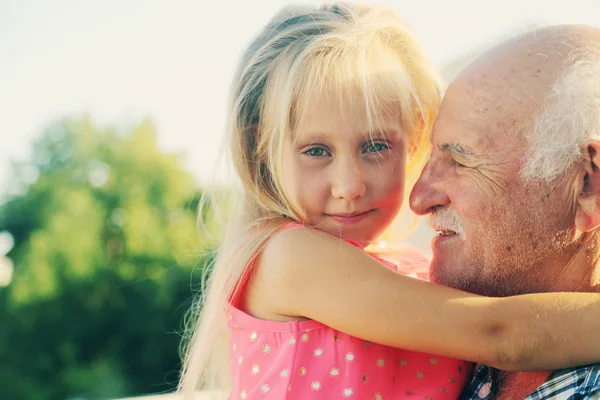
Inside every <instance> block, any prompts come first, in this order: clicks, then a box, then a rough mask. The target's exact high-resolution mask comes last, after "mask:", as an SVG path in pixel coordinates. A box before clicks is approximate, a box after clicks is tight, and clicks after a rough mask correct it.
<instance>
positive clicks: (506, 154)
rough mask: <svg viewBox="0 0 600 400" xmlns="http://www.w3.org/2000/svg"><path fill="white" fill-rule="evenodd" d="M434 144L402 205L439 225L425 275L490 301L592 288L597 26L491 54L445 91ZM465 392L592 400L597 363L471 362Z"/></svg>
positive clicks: (598, 175)
mask: <svg viewBox="0 0 600 400" xmlns="http://www.w3.org/2000/svg"><path fill="white" fill-rule="evenodd" d="M431 139H432V144H433V150H432V154H431V158H430V160H429V162H428V164H427V166H426V167H425V169H424V170H423V173H422V175H421V177H420V179H419V181H418V182H417V183H416V185H415V187H414V189H413V192H412V194H411V198H410V201H411V207H412V209H413V210H414V211H415V212H416V213H418V214H422V215H423V214H431V222H432V225H433V227H434V229H436V230H437V231H438V232H439V236H437V237H436V238H435V239H434V241H433V263H432V265H431V269H430V273H431V277H432V279H433V280H434V281H436V282H438V283H441V284H444V285H447V286H451V287H455V288H459V289H462V290H466V291H469V292H473V293H478V294H482V295H487V296H507V295H514V294H522V293H533V292H549V291H585V292H598V291H600V228H599V226H600V29H598V28H592V27H586V26H554V27H548V28H544V29H540V30H537V31H534V32H530V33H528V34H525V35H523V36H520V37H517V38H515V39H513V40H511V41H509V42H507V43H504V44H501V45H499V46H498V47H496V48H494V49H492V50H490V51H488V52H487V53H485V54H484V55H482V56H481V57H479V58H478V59H477V60H476V61H475V62H474V63H472V64H471V65H470V66H469V67H467V68H466V69H465V70H464V71H463V72H462V73H461V74H460V75H459V77H458V78H457V79H456V80H455V81H454V82H453V83H452V84H451V85H450V87H449V88H448V91H447V93H446V96H445V98H444V101H443V103H442V108H441V111H440V114H439V117H438V120H437V121H436V124H435V127H434V130H433V133H432V137H431ZM532 318H535V316H534V315H532ZM573 340H577V338H575V337H574V338H573ZM463 397H464V398H466V399H511V400H512V399H525V398H527V399H532V400H537V399H549V398H552V399H600V365H595V366H588V367H582V368H577V369H569V370H563V371H554V372H535V373H502V372H500V371H496V370H494V369H492V368H489V367H487V366H485V365H479V366H477V368H476V369H475V371H474V375H473V380H472V382H471V384H470V386H469V387H468V388H467V389H466V391H465V393H464V394H463Z"/></svg>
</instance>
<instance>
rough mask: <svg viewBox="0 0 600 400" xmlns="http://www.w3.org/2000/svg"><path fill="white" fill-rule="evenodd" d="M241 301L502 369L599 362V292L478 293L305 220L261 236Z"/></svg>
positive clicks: (255, 309)
mask: <svg viewBox="0 0 600 400" xmlns="http://www.w3.org/2000/svg"><path fill="white" fill-rule="evenodd" d="M245 308H246V310H247V311H248V312H249V313H251V314H254V315H255V316H257V317H259V318H268V319H273V318H274V319H278V320H287V319H298V318H300V317H305V318H310V319H314V320H316V321H319V322H322V323H324V324H326V325H328V326H330V327H332V328H334V329H337V330H339V331H342V332H345V333H347V334H350V335H352V336H355V337H358V338H361V339H364V340H369V341H372V342H375V343H380V344H384V345H388V346H392V347H397V348H403V349H408V350H414V351H420V352H426V353H433V354H439V355H442V356H448V357H453V358H457V359H464V360H470V361H475V362H479V363H484V364H487V365H491V366H493V367H496V368H499V369H503V370H508V371H517V370H519V371H527V370H549V369H558V368H566V367H570V366H576V365H584V364H589V363H594V362H598V361H600V340H598V337H600V295H599V294H594V293H540V294H531V295H521V296H514V297H506V298H489V297H483V296H477V295H473V294H469V293H465V292H462V291H459V290H456V289H452V288H448V287H444V286H441V285H436V284H433V283H429V282H424V281H420V280H417V279H413V278H409V277H406V276H403V275H401V274H398V273H396V272H394V271H392V270H390V269H389V268H387V267H385V266H383V265H382V264H380V263H379V262H377V261H376V260H374V259H373V258H372V257H370V256H369V255H368V254H366V253H365V252H363V251H361V250H360V249H357V248H355V247H354V246H352V245H350V244H348V243H345V242H343V241H342V240H340V239H338V238H335V237H333V236H331V235H329V234H326V233H323V232H320V231H317V230H313V229H291V230H287V231H283V232H281V233H278V234H277V235H275V236H274V237H273V238H272V239H270V240H269V242H268V243H267V245H266V248H265V249H264V252H263V254H262V257H261V261H260V265H259V266H258V268H257V269H256V271H255V273H254V276H253V279H252V282H251V284H250V285H249V286H248V288H247V291H246V300H245Z"/></svg>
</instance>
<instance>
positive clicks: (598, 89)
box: [521, 42, 600, 182]
mask: <svg viewBox="0 0 600 400" xmlns="http://www.w3.org/2000/svg"><path fill="white" fill-rule="evenodd" d="M567 65H568V67H567V68H566V69H565V71H564V72H563V73H562V74H561V75H560V76H559V78H558V79H557V80H556V81H555V83H554V85H553V87H552V90H551V92H550V96H548V98H547V99H546V101H545V104H544V108H543V109H542V112H541V114H540V115H539V116H538V117H537V118H536V120H535V121H534V122H533V126H532V127H531V129H530V130H529V131H528V133H527V134H526V138H527V142H528V144H529V152H530V156H529V158H528V160H527V162H526V164H525V165H524V167H523V169H522V171H521V172H522V175H523V177H524V178H525V179H528V180H545V181H547V182H550V181H553V180H554V179H556V178H559V177H561V176H563V175H564V174H565V173H566V172H567V171H568V170H569V168H570V167H571V166H572V165H573V164H574V163H575V162H578V161H581V160H582V158H583V148H582V147H583V145H584V143H585V142H586V141H589V140H600V43H597V42H593V43H589V42H588V43H586V44H585V45H583V46H580V48H579V49H578V50H577V51H576V52H573V53H572V56H571V57H569V59H568V60H567Z"/></svg>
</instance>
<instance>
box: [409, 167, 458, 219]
mask: <svg viewBox="0 0 600 400" xmlns="http://www.w3.org/2000/svg"><path fill="white" fill-rule="evenodd" d="M409 201H410V208H411V209H412V210H413V211H414V212H415V214H418V215H426V214H429V213H430V212H431V211H433V210H434V209H435V208H436V207H438V206H447V205H448V204H450V199H449V198H448V195H447V193H446V191H445V190H444V177H443V174H442V171H441V168H440V166H439V164H438V165H437V166H436V164H435V163H434V162H432V160H431V159H430V160H429V161H428V162H427V164H426V165H425V168H424V169H423V171H422V172H421V176H420V177H419V179H418V180H417V183H416V184H415V186H414V187H413V189H412V192H411V193H410V199H409Z"/></svg>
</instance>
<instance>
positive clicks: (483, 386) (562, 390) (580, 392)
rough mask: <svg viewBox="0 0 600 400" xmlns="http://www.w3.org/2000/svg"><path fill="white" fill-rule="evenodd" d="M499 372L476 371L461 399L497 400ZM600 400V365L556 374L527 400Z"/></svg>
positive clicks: (484, 368) (555, 372)
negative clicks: (496, 383)
mask: <svg viewBox="0 0 600 400" xmlns="http://www.w3.org/2000/svg"><path fill="white" fill-rule="evenodd" d="M498 375H499V373H498V371H497V370H495V369H493V368H491V367H488V366H487V365H479V366H477V368H476V369H475V370H474V372H473V374H472V378H471V382H470V383H469V385H468V386H467V387H466V388H465V390H464V391H463V393H462V395H461V397H460V399H461V400H493V399H494V396H495V394H496V392H497V390H498V387H497V385H495V382H497V378H498ZM544 399H564V400H567V399H568V400H598V399H600V364H596V365H590V366H587V367H581V368H574V369H563V370H559V371H554V372H553V373H552V375H550V377H549V378H548V380H546V382H544V383H543V384H542V385H541V386H540V387H538V388H537V390H536V391H535V392H533V393H532V394H530V395H529V396H528V397H527V398H526V399H525V400H544Z"/></svg>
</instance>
